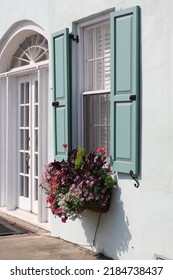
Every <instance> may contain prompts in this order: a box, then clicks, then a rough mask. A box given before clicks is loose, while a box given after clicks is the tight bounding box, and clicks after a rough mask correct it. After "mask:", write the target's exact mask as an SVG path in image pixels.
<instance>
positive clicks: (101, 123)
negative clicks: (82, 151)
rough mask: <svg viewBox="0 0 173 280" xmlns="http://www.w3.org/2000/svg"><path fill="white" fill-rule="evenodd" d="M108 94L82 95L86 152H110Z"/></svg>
mask: <svg viewBox="0 0 173 280" xmlns="http://www.w3.org/2000/svg"><path fill="white" fill-rule="evenodd" d="M109 99H110V94H96V95H91V94H89V95H84V144H85V147H86V150H87V152H89V151H90V150H96V149H97V148H98V147H104V148H105V151H106V154H107V156H109V151H110V143H109V142H110V109H109V107H110V100H109Z"/></svg>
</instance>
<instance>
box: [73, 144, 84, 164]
mask: <svg viewBox="0 0 173 280" xmlns="http://www.w3.org/2000/svg"><path fill="white" fill-rule="evenodd" d="M84 155H85V149H84V148H81V147H79V148H78V149H77V154H76V159H75V167H76V168H80V167H81V165H82V163H83V157H84Z"/></svg>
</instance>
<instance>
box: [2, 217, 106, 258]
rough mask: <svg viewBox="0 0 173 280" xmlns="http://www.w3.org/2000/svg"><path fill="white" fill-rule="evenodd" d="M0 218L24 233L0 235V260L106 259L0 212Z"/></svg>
mask: <svg viewBox="0 0 173 280" xmlns="http://www.w3.org/2000/svg"><path fill="white" fill-rule="evenodd" d="M0 218H1V219H3V221H6V222H7V223H10V224H11V225H12V226H14V225H15V227H19V228H20V229H24V231H25V233H23V234H21V233H15V234H13V235H5V236H0V260H97V259H102V260H103V259H107V258H106V257H105V256H103V255H101V254H95V253H94V252H91V251H90V250H87V249H85V248H82V247H80V246H78V245H75V244H73V243H70V242H67V241H64V240H62V239H60V238H54V237H51V236H50V232H48V231H46V230H43V229H40V228H38V227H36V226H31V225H30V224H27V223H26V222H22V221H16V219H15V221H14V223H13V221H12V219H11V220H10V221H9V219H7V218H8V217H6V216H4V215H2V214H1V213H0Z"/></svg>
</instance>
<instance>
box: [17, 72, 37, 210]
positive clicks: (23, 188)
mask: <svg viewBox="0 0 173 280" xmlns="http://www.w3.org/2000/svg"><path fill="white" fill-rule="evenodd" d="M18 97H19V102H18V104H19V130H18V132H19V200H18V207H19V208H21V209H24V210H27V211H31V212H33V213H37V212H38V156H39V155H38V135H39V133H38V129H39V127H38V106H39V105H38V79H37V75H36V74H35V75H34V74H32V75H27V76H24V77H20V78H19V80H18Z"/></svg>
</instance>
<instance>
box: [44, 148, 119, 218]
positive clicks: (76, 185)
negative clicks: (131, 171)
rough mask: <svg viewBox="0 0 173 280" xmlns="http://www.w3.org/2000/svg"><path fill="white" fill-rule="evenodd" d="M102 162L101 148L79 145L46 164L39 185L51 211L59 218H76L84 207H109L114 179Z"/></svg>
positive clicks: (103, 156)
mask: <svg viewBox="0 0 173 280" xmlns="http://www.w3.org/2000/svg"><path fill="white" fill-rule="evenodd" d="M63 146H64V148H66V147H67V144H66V146H65V144H64V145H63ZM105 163H106V157H105V153H104V148H99V149H98V150H97V152H95V151H91V152H89V153H85V150H84V149H83V148H78V149H74V150H72V151H69V153H68V157H67V160H62V161H61V162H58V161H56V162H52V163H50V164H49V165H48V166H47V167H46V170H45V172H44V173H43V180H42V183H41V184H40V186H41V187H42V189H43V191H45V193H46V195H47V198H46V201H47V203H48V204H49V208H50V209H51V211H52V213H53V214H54V215H55V216H58V217H60V218H61V220H62V222H66V220H67V219H68V218H72V219H75V218H76V217H78V216H80V214H81V213H82V212H83V211H84V210H85V209H87V210H91V211H94V212H101V213H104V212H107V211H108V210H109V204H110V199H111V189H112V188H113V187H114V186H115V185H116V181H115V180H114V179H113V178H112V177H111V176H110V175H109V174H108V172H107V170H106V169H105Z"/></svg>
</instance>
